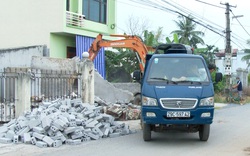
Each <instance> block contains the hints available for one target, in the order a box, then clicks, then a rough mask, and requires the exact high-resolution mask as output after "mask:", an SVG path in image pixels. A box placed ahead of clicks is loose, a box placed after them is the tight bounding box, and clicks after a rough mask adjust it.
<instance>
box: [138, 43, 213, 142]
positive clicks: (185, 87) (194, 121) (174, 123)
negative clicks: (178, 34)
mask: <svg viewBox="0 0 250 156" xmlns="http://www.w3.org/2000/svg"><path fill="white" fill-rule="evenodd" d="M134 77H135V79H136V80H140V81H141V101H142V102H141V122H142V129H143V139H144V141H149V140H151V131H155V132H158V131H168V130H181V131H183V130H184V131H186V132H199V139H200V140H201V141H207V140H208V138H209V133H210V124H211V123H212V122H213V116H214V88H213V82H212V79H211V75H210V73H209V70H208V67H207V65H206V62H205V60H204V59H203V57H202V56H199V55H194V54H192V49H191V48H190V47H187V46H185V45H181V44H163V45H160V46H158V47H157V48H156V52H155V53H154V54H148V55H147V56H146V66H145V70H144V73H143V75H142V74H135V75H134Z"/></svg>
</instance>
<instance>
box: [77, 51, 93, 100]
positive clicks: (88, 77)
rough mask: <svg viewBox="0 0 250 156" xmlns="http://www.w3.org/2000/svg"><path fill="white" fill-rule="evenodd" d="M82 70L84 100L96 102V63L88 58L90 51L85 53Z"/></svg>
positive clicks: (81, 65)
mask: <svg viewBox="0 0 250 156" xmlns="http://www.w3.org/2000/svg"><path fill="white" fill-rule="evenodd" d="M80 72H81V73H82V86H81V89H82V102H83V103H90V104H94V64H93V62H92V61H91V60H89V59H88V52H84V53H83V59H82V61H81V63H80Z"/></svg>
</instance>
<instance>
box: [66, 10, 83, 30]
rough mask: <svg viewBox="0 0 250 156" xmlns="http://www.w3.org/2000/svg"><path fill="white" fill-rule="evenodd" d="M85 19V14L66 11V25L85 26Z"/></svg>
mask: <svg viewBox="0 0 250 156" xmlns="http://www.w3.org/2000/svg"><path fill="white" fill-rule="evenodd" d="M84 19H85V16H84V15H81V14H77V13H74V12H69V11H66V25H67V26H76V27H81V28H83V27H84Z"/></svg>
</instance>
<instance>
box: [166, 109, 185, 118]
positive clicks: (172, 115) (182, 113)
mask: <svg viewBox="0 0 250 156" xmlns="http://www.w3.org/2000/svg"><path fill="white" fill-rule="evenodd" d="M167 117H170V118H179V117H182V118H187V117H190V112H189V111H169V112H167Z"/></svg>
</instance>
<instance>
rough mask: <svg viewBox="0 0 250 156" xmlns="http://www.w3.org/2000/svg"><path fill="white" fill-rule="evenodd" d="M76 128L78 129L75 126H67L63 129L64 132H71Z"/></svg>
mask: <svg viewBox="0 0 250 156" xmlns="http://www.w3.org/2000/svg"><path fill="white" fill-rule="evenodd" d="M77 129H78V128H77V127H67V128H65V129H64V133H65V134H69V133H73V132H74V131H76V130H77Z"/></svg>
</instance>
